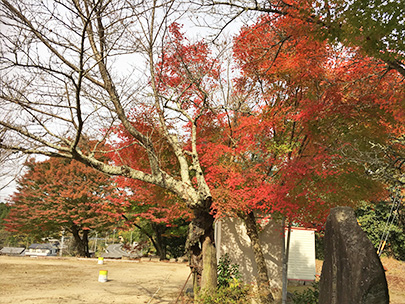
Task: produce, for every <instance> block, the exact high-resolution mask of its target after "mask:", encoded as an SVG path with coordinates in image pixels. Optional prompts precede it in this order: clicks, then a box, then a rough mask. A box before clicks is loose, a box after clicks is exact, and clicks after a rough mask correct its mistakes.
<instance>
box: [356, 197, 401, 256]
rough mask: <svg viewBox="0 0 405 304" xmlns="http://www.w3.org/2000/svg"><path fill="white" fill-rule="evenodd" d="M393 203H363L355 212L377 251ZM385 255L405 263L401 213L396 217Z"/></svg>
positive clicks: (390, 231)
mask: <svg viewBox="0 0 405 304" xmlns="http://www.w3.org/2000/svg"><path fill="white" fill-rule="evenodd" d="M391 206H392V204H391V202H379V203H377V204H375V205H372V204H369V203H365V202H364V203H362V205H361V206H360V207H359V208H358V209H357V210H356V211H355V213H356V216H357V219H358V221H359V224H360V226H361V228H362V229H363V230H364V231H365V232H366V233H367V236H368V238H369V239H370V241H371V242H372V243H373V245H374V247H375V248H376V250H377V249H378V246H379V244H380V241H381V236H382V234H383V232H384V229H385V226H386V222H387V219H388V217H389V215H390V211H391ZM383 253H384V254H386V255H392V256H394V257H395V258H396V259H399V260H402V261H405V229H404V216H403V214H402V213H401V210H400V212H399V214H397V215H396V220H395V221H394V222H393V224H392V226H391V228H390V230H389V236H388V239H387V244H386V245H385V248H384V251H383Z"/></svg>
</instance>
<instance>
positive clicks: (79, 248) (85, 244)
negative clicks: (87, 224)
mask: <svg viewBox="0 0 405 304" xmlns="http://www.w3.org/2000/svg"><path fill="white" fill-rule="evenodd" d="M72 234H73V237H74V239H75V247H76V252H77V254H78V255H79V256H82V257H90V252H89V238H88V235H89V230H82V235H83V236H82V237H80V230H79V229H78V228H77V227H76V226H73V227H72Z"/></svg>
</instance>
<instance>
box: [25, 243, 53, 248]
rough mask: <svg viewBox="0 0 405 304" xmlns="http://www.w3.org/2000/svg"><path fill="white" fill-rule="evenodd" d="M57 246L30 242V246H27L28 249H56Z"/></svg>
mask: <svg viewBox="0 0 405 304" xmlns="http://www.w3.org/2000/svg"><path fill="white" fill-rule="evenodd" d="M57 248H58V247H57V246H54V245H52V244H49V243H47V244H36V243H34V244H31V245H30V247H28V249H57Z"/></svg>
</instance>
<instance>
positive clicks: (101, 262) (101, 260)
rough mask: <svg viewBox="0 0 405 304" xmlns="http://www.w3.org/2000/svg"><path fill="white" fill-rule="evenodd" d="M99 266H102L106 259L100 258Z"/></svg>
mask: <svg viewBox="0 0 405 304" xmlns="http://www.w3.org/2000/svg"><path fill="white" fill-rule="evenodd" d="M98 264H100V265H103V264H104V258H103V257H99V258H98Z"/></svg>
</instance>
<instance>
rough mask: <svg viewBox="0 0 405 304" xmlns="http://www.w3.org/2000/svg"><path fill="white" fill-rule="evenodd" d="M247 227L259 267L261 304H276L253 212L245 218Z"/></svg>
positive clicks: (258, 283) (258, 282)
mask: <svg viewBox="0 0 405 304" xmlns="http://www.w3.org/2000/svg"><path fill="white" fill-rule="evenodd" d="M243 220H244V222H245V225H246V231H247V235H248V236H249V238H250V242H251V247H252V249H253V253H254V256H255V262H256V266H257V274H258V276H257V287H258V289H259V299H260V303H261V304H268V303H273V302H274V297H273V295H272V294H271V291H270V283H269V275H268V272H267V265H266V260H265V259H264V255H263V250H262V246H261V245H260V240H259V232H258V230H257V223H256V218H255V215H254V214H253V212H250V213H249V214H247V215H245V216H243Z"/></svg>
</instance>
